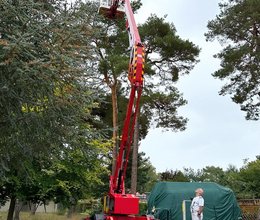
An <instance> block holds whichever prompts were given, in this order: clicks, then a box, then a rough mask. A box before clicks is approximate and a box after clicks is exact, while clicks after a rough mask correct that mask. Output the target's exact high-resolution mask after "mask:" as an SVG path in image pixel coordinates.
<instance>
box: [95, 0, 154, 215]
mask: <svg viewBox="0 0 260 220" xmlns="http://www.w3.org/2000/svg"><path fill="white" fill-rule="evenodd" d="M103 1H106V0H103ZM120 5H124V8H125V14H126V18H127V21H126V28H127V31H128V35H129V44H130V49H131V52H130V61H129V68H128V79H129V81H130V84H131V91H130V96H129V101H128V106H127V110H126V116H125V121H124V125H123V130H122V137H121V141H120V146H119V147H120V148H119V152H118V155H117V159H116V167H115V172H114V173H113V174H112V175H111V176H110V182H109V183H110V188H109V193H108V195H107V197H105V201H104V212H105V213H106V220H128V219H129V220H130V219H138V220H144V219H151V217H144V216H137V215H138V214H139V198H137V197H136V196H135V195H132V194H126V193H125V185H124V184H125V177H126V169H127V164H128V160H129V155H130V150H131V145H132V142H133V134H134V129H135V123H136V120H137V116H138V111H139V103H140V97H141V93H142V89H143V79H144V78H143V74H144V62H145V61H144V56H145V55H144V50H145V49H144V45H143V44H142V43H141V40H140V36H139V32H138V29H137V26H136V22H135V19H134V15H133V11H132V8H131V5H130V1H129V0H121V1H120V0H112V1H111V5H110V7H109V8H108V10H106V7H104V6H103V7H100V8H101V10H100V12H102V13H104V14H105V15H106V16H107V17H109V18H115V19H116V18H118V15H119V11H118V10H117V8H118V7H119V6H120Z"/></svg>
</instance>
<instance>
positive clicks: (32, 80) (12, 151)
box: [0, 1, 107, 206]
mask: <svg viewBox="0 0 260 220" xmlns="http://www.w3.org/2000/svg"><path fill="white" fill-rule="evenodd" d="M88 10H90V7H88V5H87V4H82V3H80V2H78V3H77V4H75V5H68V4H67V3H66V2H65V1H2V2H1V5H0V21H1V22H0V107H1V108H0V130H1V136H0V176H1V181H0V188H1V193H0V199H1V202H3V203H4V202H5V201H6V199H8V198H10V197H13V198H19V199H20V200H30V201H32V202H34V203H39V202H41V201H42V202H45V200H48V199H54V200H55V201H57V202H62V203H64V205H65V206H70V205H74V204H75V203H76V202H77V200H78V199H80V198H82V197H85V196H95V195H94V194H93V190H92V189H93V188H95V187H96V185H97V184H99V185H102V184H103V183H102V181H101V175H104V173H107V170H106V166H104V163H105V162H104V161H103V160H102V159H100V157H101V156H102V154H106V153H107V152H106V151H107V145H106V144H104V143H105V142H106V141H103V134H102V131H101V130H98V129H97V128H96V127H94V126H93V123H94V122H95V121H96V117H95V116H93V115H91V112H92V109H93V108H96V107H97V106H98V102H99V96H98V95H99V90H98V88H97V87H96V84H95V80H94V79H93V80H91V81H90V80H89V79H92V78H93V71H92V69H91V68H90V67H91V63H92V61H93V62H94V61H95V57H93V54H92V46H91V43H90V38H91V36H92V34H93V32H92V30H91V28H90V26H89V25H88V24H89V23H90V16H89V13H87V12H88ZM2 131H3V132H2Z"/></svg>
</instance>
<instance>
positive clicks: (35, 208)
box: [31, 202, 38, 215]
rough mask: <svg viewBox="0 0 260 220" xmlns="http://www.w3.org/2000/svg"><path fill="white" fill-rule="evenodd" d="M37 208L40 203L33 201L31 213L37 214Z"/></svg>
mask: <svg viewBox="0 0 260 220" xmlns="http://www.w3.org/2000/svg"><path fill="white" fill-rule="evenodd" d="M37 208H38V204H36V203H33V202H32V203H31V215H35V213H36V210H37Z"/></svg>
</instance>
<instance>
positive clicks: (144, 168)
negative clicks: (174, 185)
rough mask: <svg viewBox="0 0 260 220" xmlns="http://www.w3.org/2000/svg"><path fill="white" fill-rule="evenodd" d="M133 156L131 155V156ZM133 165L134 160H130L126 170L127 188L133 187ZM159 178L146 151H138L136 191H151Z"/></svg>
mask: <svg viewBox="0 0 260 220" xmlns="http://www.w3.org/2000/svg"><path fill="white" fill-rule="evenodd" d="M130 157H131V156H130ZM131 167H132V161H131V160H130V161H129V163H128V167H127V172H126V182H125V185H126V188H127V189H130V188H131V181H130V179H131V178H130V177H131ZM157 180H158V176H157V174H156V171H155V168H154V167H153V166H152V164H151V162H150V161H149V157H145V153H144V152H139V153H138V162H137V187H136V188H137V189H136V192H139V193H141V194H142V193H145V192H150V191H151V189H152V187H153V185H154V184H155V183H156V181H157Z"/></svg>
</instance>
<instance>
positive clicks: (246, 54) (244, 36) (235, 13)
mask: <svg viewBox="0 0 260 220" xmlns="http://www.w3.org/2000/svg"><path fill="white" fill-rule="evenodd" d="M219 7H220V9H221V12H220V14H219V15H217V17H216V18H215V19H214V20H212V21H209V23H208V29H209V32H208V33H206V34H205V35H206V37H207V40H214V39H215V38H216V39H218V40H219V41H220V42H221V43H222V44H223V45H225V48H224V49H223V50H222V51H221V52H220V53H218V54H217V55H216V57H217V58H220V59H221V69H219V70H217V71H216V72H215V73H214V74H213V76H214V77H215V78H218V79H221V80H225V82H226V84H225V85H224V86H223V87H222V89H221V90H220V95H227V94H229V95H231V98H232V101H233V102H235V103H237V104H239V105H240V107H241V110H242V111H245V112H246V119H250V120H258V119H259V111H260V108H259V107H260V102H259V94H260V90H259V88H260V84H259V76H260V73H259V65H260V55H259V54H260V13H259V11H260V4H259V1H257V0H235V1H233V0H229V1H223V3H220V4H219Z"/></svg>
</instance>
